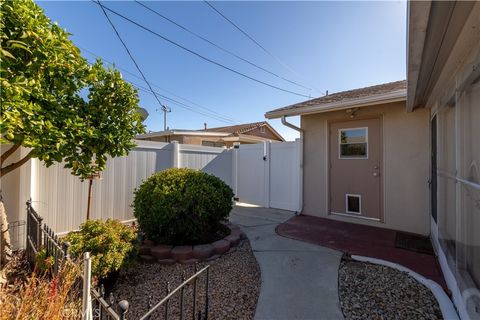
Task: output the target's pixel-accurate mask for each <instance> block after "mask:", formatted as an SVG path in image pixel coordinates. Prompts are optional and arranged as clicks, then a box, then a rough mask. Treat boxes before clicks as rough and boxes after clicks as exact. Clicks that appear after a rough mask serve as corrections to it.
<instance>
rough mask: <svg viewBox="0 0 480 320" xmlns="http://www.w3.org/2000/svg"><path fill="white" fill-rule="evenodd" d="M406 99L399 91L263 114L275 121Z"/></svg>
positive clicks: (405, 95)
mask: <svg viewBox="0 0 480 320" xmlns="http://www.w3.org/2000/svg"><path fill="white" fill-rule="evenodd" d="M406 99H407V90H406V89H401V90H396V91H392V92H388V93H384V94H377V95H373V96H368V97H362V98H356V99H349V100H342V101H337V102H331V103H325V104H316V105H313V106H308V107H298V108H292V109H285V110H273V111H270V112H267V113H265V118H267V119H275V118H280V117H282V116H299V115H307V114H314V113H322V112H330V111H334V110H342V109H349V108H361V107H370V106H374V105H378V104H387V103H392V102H399V101H405V100H406Z"/></svg>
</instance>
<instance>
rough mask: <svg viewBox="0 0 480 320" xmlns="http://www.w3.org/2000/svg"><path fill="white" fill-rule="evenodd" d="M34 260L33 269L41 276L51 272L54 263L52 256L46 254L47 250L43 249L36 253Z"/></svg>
mask: <svg viewBox="0 0 480 320" xmlns="http://www.w3.org/2000/svg"><path fill="white" fill-rule="evenodd" d="M35 260H36V263H35V268H36V270H37V271H38V272H40V273H41V274H44V273H47V272H49V271H51V270H52V267H53V264H54V263H55V260H54V258H53V256H49V255H48V254H47V249H45V248H42V249H41V250H40V251H38V253H37V256H36V258H35Z"/></svg>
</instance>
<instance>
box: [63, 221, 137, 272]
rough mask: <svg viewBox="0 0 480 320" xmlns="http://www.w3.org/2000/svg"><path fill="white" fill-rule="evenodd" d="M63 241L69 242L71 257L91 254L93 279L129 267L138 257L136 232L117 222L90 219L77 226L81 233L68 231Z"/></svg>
mask: <svg viewBox="0 0 480 320" xmlns="http://www.w3.org/2000/svg"><path fill="white" fill-rule="evenodd" d="M64 239H65V241H68V242H69V243H70V254H71V255H72V256H74V257H77V258H79V257H81V256H82V255H83V253H84V252H87V251H88V252H90V254H91V257H92V275H93V276H94V277H95V278H105V277H106V276H108V275H109V274H110V273H111V272H114V271H118V270H120V269H121V268H125V267H129V266H130V265H131V264H133V263H134V262H135V259H136V257H137V254H138V243H137V242H138V241H137V232H136V230H135V229H134V228H132V227H130V226H127V225H124V224H122V223H121V222H120V221H118V220H111V219H108V220H107V221H102V220H89V221H87V222H85V223H83V224H82V225H81V226H80V231H76V232H70V233H69V234H67V235H66V236H65V238H64Z"/></svg>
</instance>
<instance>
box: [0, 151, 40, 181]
mask: <svg viewBox="0 0 480 320" xmlns="http://www.w3.org/2000/svg"><path fill="white" fill-rule="evenodd" d="M32 153H33V150H32V151H30V152H29V153H28V154H27V155H26V156H25V157H23V158H22V159H21V160H20V161H17V162H14V163H11V164H9V165H8V166H5V167H4V168H1V169H0V178H1V177H3V176H4V175H6V174H7V173H9V172H11V171H13V170H15V169H17V168H18V167H20V166H21V165H23V164H24V163H26V162H27V161H28V160H30V158H31V157H32Z"/></svg>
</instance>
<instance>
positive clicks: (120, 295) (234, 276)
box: [113, 240, 261, 319]
mask: <svg viewBox="0 0 480 320" xmlns="http://www.w3.org/2000/svg"><path fill="white" fill-rule="evenodd" d="M206 265H210V281H209V287H210V303H209V314H208V318H209V319H253V316H254V314H255V308H256V305H257V300H258V295H259V292H260V285H261V280H260V269H259V266H258V264H257V261H256V260H255V257H254V256H253V253H252V249H251V247H250V244H249V242H248V240H242V242H241V243H240V244H239V245H238V246H237V247H235V248H232V249H231V251H230V252H229V253H227V254H225V255H223V256H221V257H220V258H218V259H216V260H213V261H210V262H201V263H198V264H197V268H198V270H200V269H201V268H203V267H204V266H206ZM193 268H194V267H193V265H184V264H178V263H177V264H174V265H161V264H156V263H151V264H148V263H138V264H137V265H136V266H134V267H133V268H131V269H130V270H127V271H124V272H122V274H121V275H120V277H119V278H118V280H117V281H116V283H115V285H114V287H113V294H114V296H115V300H116V301H119V300H122V299H125V300H127V301H128V302H129V303H130V309H129V312H128V314H127V318H128V319H139V318H140V317H141V316H142V315H144V314H145V313H146V312H147V310H148V300H149V297H150V296H151V297H152V304H153V305H155V304H156V303H158V302H159V301H160V300H161V299H162V298H163V297H165V296H166V285H167V281H168V282H169V284H170V288H171V289H174V288H176V287H177V286H178V285H179V284H180V283H181V282H182V275H183V274H185V277H186V278H188V277H190V276H191V275H193V273H194V269H193ZM192 287H193V286H191V285H189V286H187V287H186V289H185V298H184V307H185V309H184V310H185V313H184V318H185V319H192V305H193V304H192V300H193V299H192V296H193V295H192V292H193V290H192ZM204 288H205V277H204V276H201V277H200V278H199V280H198V282H197V295H198V297H197V304H196V305H197V310H204V308H205V295H204V291H205V290H204ZM179 296H180V295H179V294H177V295H175V298H172V300H171V301H170V303H169V310H168V311H169V318H172V319H179V318H180V317H179V310H180V308H179V304H180V299H179ZM164 312H165V309H164V308H163V307H161V308H160V309H159V310H158V311H155V313H153V315H152V317H151V319H158V318H162V319H163V318H164Z"/></svg>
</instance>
